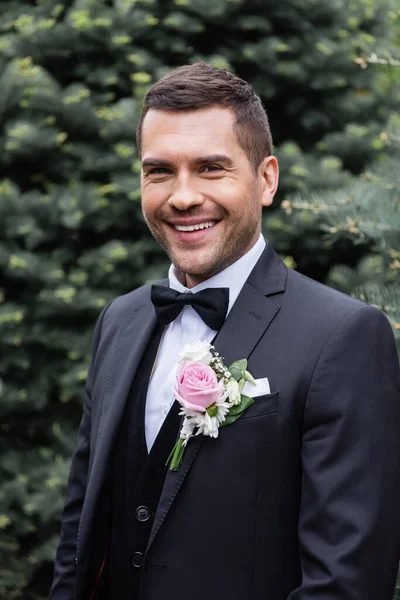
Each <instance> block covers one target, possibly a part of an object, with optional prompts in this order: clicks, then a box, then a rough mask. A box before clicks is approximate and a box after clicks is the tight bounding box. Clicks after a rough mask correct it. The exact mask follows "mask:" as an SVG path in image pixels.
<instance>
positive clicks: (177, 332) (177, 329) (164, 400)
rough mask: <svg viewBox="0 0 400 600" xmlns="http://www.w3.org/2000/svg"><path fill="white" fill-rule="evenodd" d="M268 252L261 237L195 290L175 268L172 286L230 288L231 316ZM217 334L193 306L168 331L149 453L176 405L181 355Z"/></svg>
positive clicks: (151, 391)
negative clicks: (189, 345)
mask: <svg viewBox="0 0 400 600" xmlns="http://www.w3.org/2000/svg"><path fill="white" fill-rule="evenodd" d="M264 248H265V240H264V238H263V236H262V235H261V234H260V237H259V239H258V240H257V242H256V243H255V244H254V246H253V247H252V248H251V249H250V250H249V251H248V252H247V253H246V254H245V255H244V256H242V257H241V258H239V260H237V261H236V262H234V263H232V264H231V265H229V267H227V268H226V269H224V270H223V271H221V272H220V273H217V275H214V276H213V277H210V279H207V280H206V281H203V282H202V283H199V284H198V285H196V286H195V287H193V288H191V289H189V288H187V287H185V286H184V285H182V284H181V283H180V282H179V281H178V279H177V277H176V274H175V267H174V265H171V266H170V269H169V272H168V278H169V285H170V287H171V288H172V289H174V290H176V291H178V292H181V293H196V292H200V291H201V290H204V289H206V288H217V287H225V288H229V306H228V312H227V315H228V314H229V311H230V310H231V308H232V306H233V304H234V303H235V301H236V299H237V297H238V296H239V293H240V290H241V289H242V287H243V285H244V283H245V281H246V279H247V278H248V276H249V275H250V272H251V271H252V269H253V267H254V266H255V265H256V263H257V261H258V259H259V258H260V256H261V254H262V253H263V251H264ZM215 334H216V331H214V330H212V329H210V328H209V327H208V326H207V325H206V324H205V323H204V321H203V320H202V318H201V317H199V315H198V314H197V313H196V311H195V310H194V309H193V308H192V307H191V306H184V307H183V309H182V311H181V313H180V314H179V315H178V316H177V318H176V319H175V320H174V321H172V322H171V323H170V324H169V325H167V327H166V328H165V330H164V335H163V337H162V340H161V343H160V347H159V349H158V354H157V358H156V363H155V366H154V368H153V373H152V375H151V378H150V382H149V387H148V390H147V398H146V411H145V432H146V443H147V449H148V451H150V449H151V447H152V445H153V443H154V440H155V439H156V437H157V435H158V432H159V431H160V428H161V426H162V424H163V422H164V419H165V417H166V415H167V414H168V412H169V409H170V408H171V406H172V404H173V402H174V396H173V392H172V388H173V383H174V380H175V375H176V369H177V365H178V361H179V353H180V352H181V351H182V350H183V347H184V345H185V344H187V343H191V342H196V341H202V342H211V340H212V339H213V338H214V336H215Z"/></svg>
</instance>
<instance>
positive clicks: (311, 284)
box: [287, 269, 369, 314]
mask: <svg viewBox="0 0 400 600" xmlns="http://www.w3.org/2000/svg"><path fill="white" fill-rule="evenodd" d="M287 291H289V292H292V293H293V294H295V295H296V297H297V298H298V299H299V300H303V301H306V302H307V303H308V304H311V305H312V306H313V305H314V304H315V305H318V307H319V308H320V309H323V308H324V307H325V309H326V310H329V309H331V310H336V311H337V312H339V313H343V314H345V313H348V312H352V311H353V310H356V309H357V308H362V307H367V306H369V305H367V304H366V303H365V302H362V301H361V300H358V299H357V298H352V297H351V296H349V295H348V294H344V293H343V292H339V291H338V290H335V289H334V288H331V287H329V286H327V285H325V284H323V283H320V282H318V281H315V280H314V279H311V278H310V277H307V276H306V275H302V274H301V273H298V272H297V271H293V270H292V269H288V279H287Z"/></svg>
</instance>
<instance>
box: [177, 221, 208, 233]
mask: <svg viewBox="0 0 400 600" xmlns="http://www.w3.org/2000/svg"><path fill="white" fill-rule="evenodd" d="M213 225H215V221H207V223H198V224H197V225H174V227H175V229H177V230H178V231H197V230H198V229H208V228H209V227H212V226H213Z"/></svg>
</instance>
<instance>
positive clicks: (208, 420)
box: [194, 401, 232, 438]
mask: <svg viewBox="0 0 400 600" xmlns="http://www.w3.org/2000/svg"><path fill="white" fill-rule="evenodd" d="M231 406H232V404H231V403H230V402H224V401H221V402H216V403H215V404H214V405H213V408H216V409H217V414H216V415H215V416H212V417H211V416H210V415H209V414H208V412H207V411H206V412H205V413H201V414H197V415H196V417H195V419H194V420H196V422H197V423H196V426H197V428H198V429H197V431H196V435H200V434H203V435H207V436H209V437H212V438H216V437H218V433H219V428H220V425H221V423H223V422H224V421H225V418H226V415H227V413H228V411H229V409H230V408H231Z"/></svg>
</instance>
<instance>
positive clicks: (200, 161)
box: [142, 154, 233, 167]
mask: <svg viewBox="0 0 400 600" xmlns="http://www.w3.org/2000/svg"><path fill="white" fill-rule="evenodd" d="M209 163H224V164H226V165H227V166H229V167H231V166H232V165H233V160H232V159H231V158H229V156H226V155H225V154H210V155H208V156H198V157H196V158H194V159H193V160H192V161H191V164H192V165H204V164H209ZM173 166H174V163H172V162H170V161H169V160H164V159H162V158H145V159H143V161H142V167H173Z"/></svg>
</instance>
